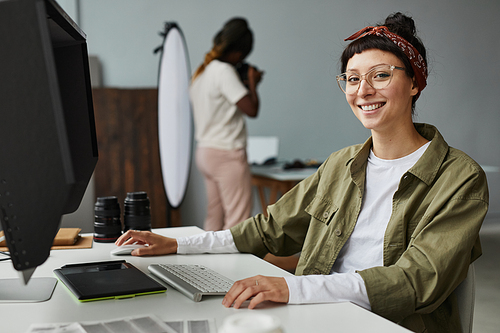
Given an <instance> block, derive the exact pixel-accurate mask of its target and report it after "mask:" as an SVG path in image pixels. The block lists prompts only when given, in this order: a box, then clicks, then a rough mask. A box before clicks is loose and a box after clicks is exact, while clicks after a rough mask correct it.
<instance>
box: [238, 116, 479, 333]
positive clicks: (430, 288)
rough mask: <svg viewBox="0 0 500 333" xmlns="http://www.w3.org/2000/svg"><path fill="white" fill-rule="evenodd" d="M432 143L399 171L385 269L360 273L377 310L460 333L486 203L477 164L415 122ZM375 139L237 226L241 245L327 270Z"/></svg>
mask: <svg viewBox="0 0 500 333" xmlns="http://www.w3.org/2000/svg"><path fill="white" fill-rule="evenodd" d="M415 127H416V129H417V130H418V132H419V133H420V134H421V135H422V136H423V137H425V138H426V139H428V140H431V143H430V145H429V147H428V148H427V150H426V151H425V153H424V154H423V155H422V157H421V158H420V159H419V160H418V161H417V163H416V164H415V165H414V166H413V167H412V168H410V169H409V170H408V171H407V172H406V173H405V174H404V175H403V177H402V178H401V180H400V183H399V187H398V189H397V191H396V192H395V194H394V196H393V200H392V215H391V218H390V220H389V224H388V226H387V229H386V231H385V236H384V242H383V244H384V245H383V246H384V248H383V256H384V266H383V267H372V268H369V269H365V270H362V271H358V273H359V274H360V275H361V277H362V278H363V280H364V283H365V286H366V290H367V293H368V298H369V300H370V305H371V308H372V311H373V312H374V313H377V314H379V315H381V316H383V317H385V318H387V319H389V320H392V321H394V322H396V323H399V324H401V325H403V326H405V327H407V328H409V329H411V330H413V331H415V332H424V331H427V332H440V333H441V332H460V331H461V329H460V320H459V315H458V306H457V298H456V295H455V293H454V292H453V291H454V290H455V288H456V287H457V286H458V285H459V284H460V282H462V280H463V279H465V277H466V275H467V271H468V267H469V264H470V263H472V262H473V261H474V260H476V259H477V258H478V257H479V256H480V255H481V244H480V242H479V229H480V228H481V224H482V222H483V219H484V217H485V215H486V212H487V210H488V187H487V182H486V175H485V173H484V171H483V170H482V169H481V167H480V166H479V165H478V164H477V163H476V162H475V161H474V160H472V159H471V158H470V157H469V156H467V155H466V154H465V153H463V152H461V151H459V150H457V149H454V148H451V147H449V146H448V144H447V143H446V142H445V141H444V139H443V137H442V136H441V134H440V133H439V132H438V130H437V129H436V128H435V127H433V126H431V125H427V124H415ZM371 146H372V140H371V138H370V139H368V140H367V141H366V142H365V143H364V144H363V145H355V146H351V147H347V148H345V149H342V150H340V151H337V152H335V153H333V154H332V155H330V157H329V158H328V159H327V160H326V161H325V162H324V163H323V164H322V165H321V166H320V167H319V169H318V171H317V172H316V173H315V174H313V175H312V176H310V177H309V178H307V179H305V180H303V181H302V182H300V183H299V184H298V185H297V186H295V187H294V188H293V189H292V190H290V191H289V192H287V193H286V194H285V195H284V196H283V197H282V198H281V199H280V200H279V201H278V202H277V203H276V204H274V205H271V206H269V207H268V209H267V210H268V215H269V217H268V218H266V217H265V216H264V215H262V214H259V215H257V216H255V217H253V218H250V219H248V220H246V221H244V222H242V223H240V224H238V225H236V226H234V227H233V228H231V233H232V235H233V238H234V241H235V244H236V247H237V248H238V250H239V251H240V252H247V253H253V254H255V255H258V256H261V257H263V256H264V255H265V254H267V253H268V252H270V253H272V254H274V255H278V256H287V255H292V254H295V253H297V252H301V255H300V260H299V263H298V266H297V269H296V275H307V274H329V273H330V271H331V269H332V266H333V264H334V262H335V260H336V259H337V256H338V255H339V252H340V250H341V249H342V246H344V244H345V242H346V241H347V239H348V238H349V236H350V235H351V233H352V231H353V229H354V226H355V225H356V221H357V219H358V215H359V212H360V209H361V202H362V199H363V193H364V186H365V170H366V164H367V159H368V155H369V151H370V148H371Z"/></svg>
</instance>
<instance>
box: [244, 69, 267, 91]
mask: <svg viewBox="0 0 500 333" xmlns="http://www.w3.org/2000/svg"><path fill="white" fill-rule="evenodd" d="M247 75H248V86H249V88H250V89H252V88H254V89H255V87H257V85H258V84H259V83H260V81H262V76H263V75H264V72H263V71H258V70H257V69H255V67H253V66H248V74H247Z"/></svg>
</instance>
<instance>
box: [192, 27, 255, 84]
mask: <svg viewBox="0 0 500 333" xmlns="http://www.w3.org/2000/svg"><path fill="white" fill-rule="evenodd" d="M252 47H253V33H252V30H250V28H249V27H248V23H247V20H245V19H244V18H241V17H235V18H232V19H230V20H229V21H227V22H226V23H225V24H224V26H223V27H222V29H221V30H220V31H219V32H218V33H217V34H216V35H215V37H214V39H213V47H212V49H211V50H210V51H209V52H208V53H207V54H205V59H204V61H203V63H202V64H201V65H200V66H199V67H198V68H197V69H196V71H195V72H194V74H193V77H192V78H191V81H194V80H195V79H196V78H197V77H198V75H200V74H201V73H203V71H204V70H205V67H206V66H207V65H208V64H209V63H210V62H211V61H212V60H214V59H219V58H221V57H223V56H225V55H227V54H229V53H231V52H234V51H238V52H241V53H242V56H243V59H244V58H246V57H247V56H248V55H249V54H250V52H251V51H252Z"/></svg>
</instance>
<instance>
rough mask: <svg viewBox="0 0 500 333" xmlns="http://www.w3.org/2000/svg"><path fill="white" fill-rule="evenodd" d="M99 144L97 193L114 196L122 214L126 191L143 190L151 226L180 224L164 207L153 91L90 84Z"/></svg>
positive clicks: (156, 115)
mask: <svg viewBox="0 0 500 333" xmlns="http://www.w3.org/2000/svg"><path fill="white" fill-rule="evenodd" d="M93 98H94V113H95V121H96V129H97V142H98V146H99V161H98V162H97V166H96V169H95V192H96V196H97V197H101V196H111V195H114V196H117V197H118V200H119V202H120V207H121V210H122V214H123V202H124V200H125V197H126V194H127V192H136V191H145V192H147V193H148V196H149V200H150V202H151V224H152V227H153V228H159V227H167V226H180V225H181V221H180V214H179V212H178V211H177V210H175V211H174V210H171V209H169V207H168V202H167V197H166V194H165V190H164V187H163V180H162V174H161V167H160V157H159V150H158V145H159V144H158V114H157V109H158V93H157V89H156V88H152V89H118V88H94V89H93Z"/></svg>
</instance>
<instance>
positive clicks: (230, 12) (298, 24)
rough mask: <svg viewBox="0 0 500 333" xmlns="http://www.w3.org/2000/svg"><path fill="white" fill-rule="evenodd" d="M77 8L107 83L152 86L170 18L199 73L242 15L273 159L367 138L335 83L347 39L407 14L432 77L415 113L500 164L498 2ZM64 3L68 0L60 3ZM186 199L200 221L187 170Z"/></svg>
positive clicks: (258, 124)
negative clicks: (276, 152)
mask: <svg viewBox="0 0 500 333" xmlns="http://www.w3.org/2000/svg"><path fill="white" fill-rule="evenodd" d="M75 1H76V4H77V6H76V8H78V10H79V13H78V14H79V19H80V22H79V24H80V26H81V27H82V29H83V30H84V31H85V32H86V33H87V36H88V47H89V53H90V54H92V55H97V56H98V57H99V59H100V61H101V64H102V66H103V67H102V69H103V83H104V85H105V86H109V87H155V86H156V85H157V73H158V60H159V58H158V55H154V54H153V53H152V51H153V49H154V48H155V47H156V46H158V45H159V44H160V43H161V41H162V40H161V37H160V36H159V35H158V32H159V31H160V30H162V28H163V23H164V22H165V21H176V22H177V23H178V24H179V25H180V27H181V29H182V30H183V32H184V35H185V37H186V41H187V46H188V50H189V55H190V61H191V67H192V69H193V70H194V69H195V68H196V66H198V64H199V63H200V62H201V60H202V59H203V56H204V54H205V52H207V51H208V50H209V49H210V47H211V40H212V37H213V35H214V34H215V32H216V31H218V30H219V29H220V27H221V26H222V24H223V23H224V22H225V21H226V20H228V19H229V18H231V17H233V16H237V15H240V16H244V17H246V18H247V19H248V20H249V22H250V25H251V27H252V29H253V31H254V34H255V47H254V51H253V53H252V54H251V55H250V57H249V59H248V60H249V62H251V63H254V64H256V65H257V66H258V67H259V68H261V69H263V70H265V71H266V74H265V76H264V80H263V82H262V84H261V86H260V96H261V114H260V116H259V117H258V118H257V119H256V120H249V121H248V127H249V133H250V135H275V136H278V137H279V138H280V159H285V160H292V159H295V158H302V159H305V158H315V159H320V160H322V159H325V158H326V157H327V156H328V155H329V154H330V153H331V152H333V151H335V150H337V149H340V148H342V147H344V146H347V145H351V144H355V143H360V142H364V140H365V139H366V138H367V137H368V136H369V132H368V131H367V130H365V129H364V128H363V127H362V126H361V125H360V123H359V122H358V121H357V120H356V118H355V117H354V116H353V115H351V111H350V108H349V106H348V105H347V103H346V102H345V98H344V96H343V94H342V93H341V92H340V90H339V89H338V88H337V86H336V82H335V75H336V74H337V72H338V58H339V56H340V53H341V52H342V49H343V47H344V46H345V45H346V43H345V42H344V41H343V39H344V38H345V37H347V36H349V35H350V34H351V33H353V32H355V31H357V30H358V29H360V28H362V27H364V26H366V25H370V24H374V23H378V22H380V21H382V20H383V19H384V18H385V17H386V16H387V15H388V14H389V13H392V12H395V11H402V12H406V13H408V14H410V15H411V16H413V18H414V19H415V21H416V24H417V28H418V30H419V34H420V37H421V38H422V40H423V42H424V44H425V45H426V46H427V48H428V57H429V64H430V77H429V82H428V86H427V88H426V89H425V90H424V92H423V93H422V96H421V97H420V99H419V102H418V103H417V113H418V115H419V116H418V119H417V120H418V121H421V122H427V123H431V124H434V125H436V126H437V127H438V128H439V129H440V131H441V133H442V134H443V135H444V137H445V138H446V139H447V141H448V143H449V144H450V145H452V146H454V147H456V148H459V149H461V150H463V151H465V152H466V153H468V154H469V155H471V156H472V157H473V158H475V159H476V160H477V161H478V162H479V163H480V164H483V165H493V166H500V156H499V149H498V143H500V131H499V129H498V127H499V125H500V112H499V105H500V104H499V103H498V92H497V89H496V88H497V87H498V82H499V81H498V80H499V78H500V66H499V62H498V59H499V55H500V46H499V43H498V42H497V40H498V37H497V31H496V30H497V29H494V28H493V24H494V22H496V21H497V20H498V17H497V16H498V13H499V12H500V2H499V1H497V0H477V1H474V2H473V1H469V0H453V1H452V0H450V1H439V0H438V1H436V0H420V1H414V0H383V1H373V0H368V1H362V0H338V1H326V0H323V1H322V0H309V1H299V0H253V1H243V0H212V1H199V0H183V1H175V0H142V1H137V0H85V1H77V0H73V1H71V0H66V1H63V0H61V2H69V3H70V4H73V3H74V2H75ZM63 5H64V4H63ZM191 174H192V177H191V180H190V185H189V189H188V195H187V197H186V199H185V202H184V204H183V206H182V214H183V219H184V223H185V224H186V225H201V224H202V221H203V217H204V214H205V207H204V206H205V193H204V188H203V183H202V180H201V176H200V175H199V173H198V172H197V170H196V168H195V167H193V169H192V172H191ZM489 179H490V192H491V210H494V211H500V208H499V202H500V194H499V189H500V176H499V175H498V173H496V174H490V175H489Z"/></svg>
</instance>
